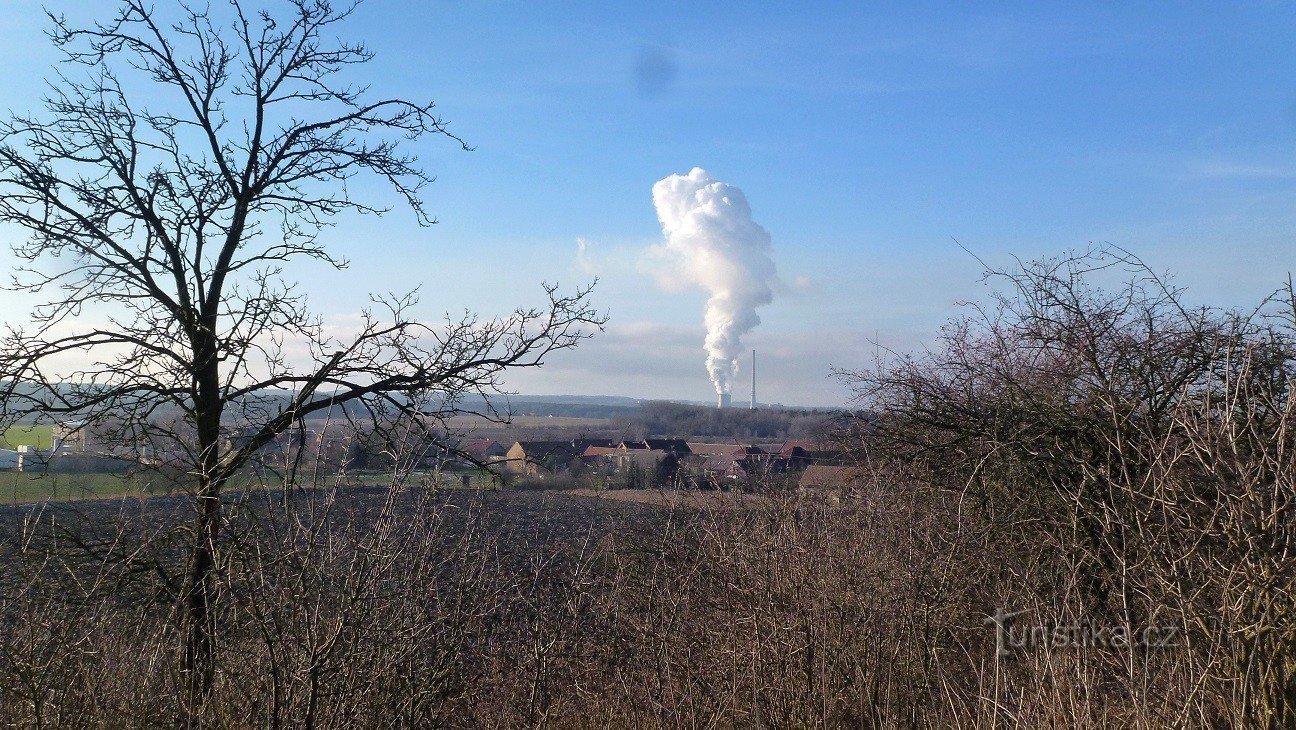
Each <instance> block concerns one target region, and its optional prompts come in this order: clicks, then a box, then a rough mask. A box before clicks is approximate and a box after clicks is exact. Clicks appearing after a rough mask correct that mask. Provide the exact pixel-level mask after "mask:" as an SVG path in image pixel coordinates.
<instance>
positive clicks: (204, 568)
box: [181, 323, 227, 707]
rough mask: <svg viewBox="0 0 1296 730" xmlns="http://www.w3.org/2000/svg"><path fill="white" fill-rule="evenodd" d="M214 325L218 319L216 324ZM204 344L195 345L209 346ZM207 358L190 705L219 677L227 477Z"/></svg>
mask: <svg viewBox="0 0 1296 730" xmlns="http://www.w3.org/2000/svg"><path fill="white" fill-rule="evenodd" d="M213 324H214V323H213ZM204 344H205V343H200V344H199V346H198V347H196V348H195V350H196V351H198V352H202V350H207V349H208V348H207V347H204V346H203V345H204ZM208 351H209V353H210V354H209V355H208V357H205V358H204V357H202V356H201V355H200V356H199V358H197V361H198V362H200V363H206V367H204V368H203V371H202V372H201V373H200V374H199V375H198V379H197V380H198V388H197V392H198V397H197V399H196V401H197V402H198V404H199V407H198V408H197V409H196V410H197V418H196V419H195V420H196V422H197V427H198V428H197V431H198V447H199V454H200V459H199V461H200V464H201V468H200V474H199V482H198V492H197V511H198V515H197V518H196V520H195V524H194V531H193V543H192V544H191V546H190V554H189V570H188V574H187V575H186V577H185V583H184V585H185V590H184V593H183V595H182V596H181V602H182V606H181V610H182V616H181V631H182V632H183V634H184V657H183V663H182V665H181V673H182V676H183V677H184V679H185V682H186V684H187V686H186V688H185V689H186V693H187V694H188V698H189V702H190V706H191V707H198V706H201V705H202V703H203V702H204V701H205V700H206V698H207V696H208V695H209V694H210V693H211V690H212V684H213V682H214V680H215V675H216V672H215V627H214V625H213V616H212V611H213V608H214V603H215V577H216V576H215V568H216V541H217V538H219V537H220V528H221V500H220V492H221V487H222V486H224V482H225V481H226V478H227V477H226V476H225V475H224V474H221V473H219V469H220V468H221V464H220V458H221V453H220V452H221V449H220V445H221V444H220V424H221V415H222V413H221V411H222V408H221V406H222V401H221V398H220V377H219V370H218V366H217V359H216V357H215V354H214V353H215V350H214V348H211V349H210V350H208Z"/></svg>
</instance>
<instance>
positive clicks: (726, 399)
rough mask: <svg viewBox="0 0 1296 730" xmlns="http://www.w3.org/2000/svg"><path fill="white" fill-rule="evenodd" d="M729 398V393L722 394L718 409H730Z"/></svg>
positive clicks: (717, 405)
mask: <svg viewBox="0 0 1296 730" xmlns="http://www.w3.org/2000/svg"><path fill="white" fill-rule="evenodd" d="M729 398H730V396H729V394H728V393H721V394H720V398H719V399H718V400H717V401H716V408H728V407H729Z"/></svg>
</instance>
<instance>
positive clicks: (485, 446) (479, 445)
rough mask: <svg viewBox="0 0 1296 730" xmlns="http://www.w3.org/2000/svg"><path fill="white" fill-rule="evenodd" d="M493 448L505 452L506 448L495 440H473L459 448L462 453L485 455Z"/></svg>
mask: <svg viewBox="0 0 1296 730" xmlns="http://www.w3.org/2000/svg"><path fill="white" fill-rule="evenodd" d="M492 448H497V449H500V450H501V451H503V450H504V446H503V445H502V444H500V442H498V441H495V440H494V439H471V440H468V441H465V442H463V443H462V444H460V446H459V450H460V451H466V452H468V453H469V454H485V453H486V452H487V451H490V450H491V449H492Z"/></svg>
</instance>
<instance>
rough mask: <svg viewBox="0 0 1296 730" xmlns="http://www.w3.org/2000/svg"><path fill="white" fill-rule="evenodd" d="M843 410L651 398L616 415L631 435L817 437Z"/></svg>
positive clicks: (617, 426) (621, 428)
mask: <svg viewBox="0 0 1296 730" xmlns="http://www.w3.org/2000/svg"><path fill="white" fill-rule="evenodd" d="M843 415H845V414H844V413H843V412H842V411H834V410H807V409H800V408H797V409H792V408H757V409H755V410H751V409H747V408H716V407H714V406H694V405H686V404H683V403H670V402H666V401H650V402H647V403H644V404H643V405H641V406H640V407H639V408H637V409H635V410H632V411H630V412H627V413H623V414H619V415H617V416H615V417H613V418H612V422H613V425H614V428H615V429H616V430H617V431H620V432H622V433H625V434H627V435H630V436H636V437H644V436H649V435H658V434H671V435H686V436H708V437H718V438H738V439H788V438H813V437H815V436H817V435H819V434H821V433H823V432H824V430H825V428H826V427H828V426H829V425H831V424H832V423H833V422H834V421H835V420H836V419H838V418H841V417H842V416H843Z"/></svg>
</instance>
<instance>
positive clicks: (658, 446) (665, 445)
mask: <svg viewBox="0 0 1296 730" xmlns="http://www.w3.org/2000/svg"><path fill="white" fill-rule="evenodd" d="M644 444H646V445H647V446H648V448H649V449H651V450H654V451H670V452H672V453H675V454H691V453H693V452H692V451H691V450H690V449H689V445H688V442H687V441H685V440H684V439H671V438H666V439H644Z"/></svg>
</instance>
